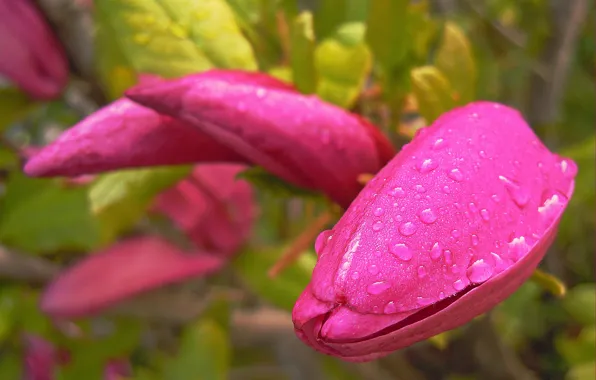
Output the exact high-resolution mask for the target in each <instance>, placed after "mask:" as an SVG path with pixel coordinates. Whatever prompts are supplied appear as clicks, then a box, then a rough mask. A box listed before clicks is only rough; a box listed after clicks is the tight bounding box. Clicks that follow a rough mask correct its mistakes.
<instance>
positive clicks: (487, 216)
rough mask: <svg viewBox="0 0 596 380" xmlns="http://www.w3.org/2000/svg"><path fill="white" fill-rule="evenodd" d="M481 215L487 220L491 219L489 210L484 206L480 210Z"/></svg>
mask: <svg viewBox="0 0 596 380" xmlns="http://www.w3.org/2000/svg"><path fill="white" fill-rule="evenodd" d="M480 217H481V218H482V219H483V220H485V221H487V222H488V221H489V220H490V214H489V212H488V210H487V209H485V208H483V209H482V210H480Z"/></svg>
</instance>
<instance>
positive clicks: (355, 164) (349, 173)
mask: <svg viewBox="0 0 596 380" xmlns="http://www.w3.org/2000/svg"><path fill="white" fill-rule="evenodd" d="M224 74H225V75H224ZM254 75H258V77H259V78H263V74H253V73H241V72H226V71H218V72H216V74H214V73H213V72H206V73H204V74H197V75H192V76H188V77H185V78H181V79H176V80H169V81H166V82H163V83H160V84H153V85H147V86H139V87H137V88H135V89H133V90H130V91H129V92H128V93H127V96H128V97H130V98H131V99H133V100H135V101H137V102H139V103H140V104H143V105H145V106H147V107H151V108H153V109H155V110H157V111H158V112H163V113H166V114H169V115H171V116H172V117H175V118H179V119H181V120H184V121H186V122H188V123H190V124H192V125H194V126H195V127H196V128H197V129H198V130H200V131H202V132H204V133H205V134H207V135H209V136H211V137H212V138H213V139H214V140H217V141H219V142H220V143H221V144H222V145H226V146H227V147H229V148H230V149H232V150H234V151H235V152H237V153H238V154H240V155H242V156H243V157H245V158H246V159H247V160H248V161H249V162H252V163H254V164H256V165H260V166H263V167H264V168H265V169H267V170H268V171H270V172H271V173H273V174H275V175H277V176H279V177H281V178H283V179H285V180H286V181H288V182H291V183H293V184H296V185H298V186H303V187H308V188H311V189H317V190H321V191H323V192H325V193H327V194H328V195H329V196H330V197H331V198H332V199H334V200H335V201H337V202H338V203H340V204H342V205H344V206H347V205H348V204H349V203H350V202H351V201H352V199H353V198H354V197H355V196H356V194H358V192H359V191H360V190H361V185H360V184H359V183H358V182H357V177H358V175H360V174H362V173H376V172H377V171H378V170H379V169H380V168H381V167H382V166H383V165H384V164H385V163H386V162H387V161H388V160H389V159H390V158H391V157H392V155H393V148H392V147H391V145H390V144H389V142H388V141H387V139H386V138H385V137H384V136H383V135H382V134H381V133H379V132H378V131H375V130H374V127H373V126H372V125H370V124H369V123H367V122H365V121H363V120H362V119H361V118H359V117H358V116H356V115H353V114H350V113H348V112H346V111H344V110H342V109H340V108H338V107H336V106H333V105H331V104H328V103H325V102H322V101H321V100H319V99H318V98H317V97H314V96H304V95H301V94H299V93H297V92H295V91H288V90H287V89H281V88H273V87H271V86H266V85H263V84H262V83H261V82H260V81H261V79H259V80H255V78H254Z"/></svg>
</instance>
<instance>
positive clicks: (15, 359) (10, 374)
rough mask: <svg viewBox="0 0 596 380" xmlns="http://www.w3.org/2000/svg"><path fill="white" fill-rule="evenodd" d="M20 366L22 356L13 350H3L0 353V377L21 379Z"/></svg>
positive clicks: (21, 365) (7, 379)
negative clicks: (0, 353)
mask: <svg viewBox="0 0 596 380" xmlns="http://www.w3.org/2000/svg"><path fill="white" fill-rule="evenodd" d="M22 368H23V361H22V358H21V356H20V355H19V354H18V353H17V352H14V350H9V351H8V352H6V353H4V352H3V353H2V355H0V379H6V380H9V379H15V380H16V379H22V378H23V374H22Z"/></svg>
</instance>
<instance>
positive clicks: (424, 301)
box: [416, 297, 434, 306]
mask: <svg viewBox="0 0 596 380" xmlns="http://www.w3.org/2000/svg"><path fill="white" fill-rule="evenodd" d="M416 302H417V303H418V305H421V306H428V305H430V304H432V303H433V302H434V301H433V299H432V298H427V297H417V298H416Z"/></svg>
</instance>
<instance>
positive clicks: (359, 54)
mask: <svg viewBox="0 0 596 380" xmlns="http://www.w3.org/2000/svg"><path fill="white" fill-rule="evenodd" d="M364 32H365V26H364V24H362V23H359V22H354V23H348V24H344V25H342V26H341V27H340V28H339V29H338V31H337V32H336V33H335V34H334V36H333V37H331V38H328V39H326V40H325V41H323V42H322V43H321V44H319V45H318V46H317V48H316V50H315V67H316V69H317V73H318V77H319V82H318V85H317V94H318V95H319V96H320V97H321V98H322V99H323V100H326V101H328V102H331V103H334V104H336V105H338V106H340V107H344V108H351V107H352V106H353V105H354V102H355V101H356V99H357V98H358V95H359V94H360V91H361V89H362V87H363V85H364V82H365V80H366V78H367V76H368V74H369V73H370V70H371V66H372V57H371V53H370V50H369V49H368V47H367V45H366V44H365V43H364Z"/></svg>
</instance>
